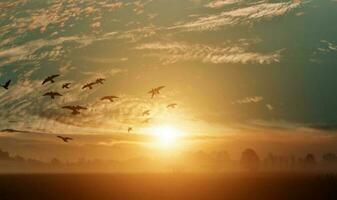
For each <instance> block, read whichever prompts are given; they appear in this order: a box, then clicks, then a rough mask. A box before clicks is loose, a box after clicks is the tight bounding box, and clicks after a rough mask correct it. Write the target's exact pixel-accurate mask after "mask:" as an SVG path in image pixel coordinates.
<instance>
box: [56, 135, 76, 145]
mask: <svg viewBox="0 0 337 200" xmlns="http://www.w3.org/2000/svg"><path fill="white" fill-rule="evenodd" d="M57 137H58V138H60V139H61V140H63V142H65V143H68V141H69V140H73V138H71V137H63V136H60V135H58V136H57Z"/></svg>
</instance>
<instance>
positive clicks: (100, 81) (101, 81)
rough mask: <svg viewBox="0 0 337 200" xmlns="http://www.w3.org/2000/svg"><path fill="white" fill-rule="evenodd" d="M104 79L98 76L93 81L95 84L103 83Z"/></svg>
mask: <svg viewBox="0 0 337 200" xmlns="http://www.w3.org/2000/svg"><path fill="white" fill-rule="evenodd" d="M104 81H105V79H104V78H98V79H96V81H95V83H96V84H103V82H104Z"/></svg>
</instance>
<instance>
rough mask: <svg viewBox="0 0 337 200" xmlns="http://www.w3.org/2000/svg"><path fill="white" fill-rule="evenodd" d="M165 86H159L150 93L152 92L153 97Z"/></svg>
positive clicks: (150, 92)
mask: <svg viewBox="0 0 337 200" xmlns="http://www.w3.org/2000/svg"><path fill="white" fill-rule="evenodd" d="M164 87H165V86H159V87H156V88H153V89H151V90H150V91H149V92H148V93H149V94H151V98H154V97H155V96H156V95H158V94H160V90H161V89H163V88H164Z"/></svg>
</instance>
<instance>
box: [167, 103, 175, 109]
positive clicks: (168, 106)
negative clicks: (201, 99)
mask: <svg viewBox="0 0 337 200" xmlns="http://www.w3.org/2000/svg"><path fill="white" fill-rule="evenodd" d="M177 105H178V104H176V103H171V104H169V105H167V106H166V107H167V108H175V107H176V106H177Z"/></svg>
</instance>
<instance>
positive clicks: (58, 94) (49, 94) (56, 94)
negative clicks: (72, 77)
mask: <svg viewBox="0 0 337 200" xmlns="http://www.w3.org/2000/svg"><path fill="white" fill-rule="evenodd" d="M43 96H50V98H51V99H55V97H56V96H62V94H60V93H58V92H47V93H45V94H44V95H43Z"/></svg>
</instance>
